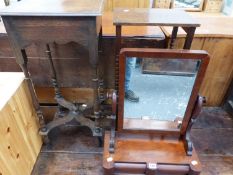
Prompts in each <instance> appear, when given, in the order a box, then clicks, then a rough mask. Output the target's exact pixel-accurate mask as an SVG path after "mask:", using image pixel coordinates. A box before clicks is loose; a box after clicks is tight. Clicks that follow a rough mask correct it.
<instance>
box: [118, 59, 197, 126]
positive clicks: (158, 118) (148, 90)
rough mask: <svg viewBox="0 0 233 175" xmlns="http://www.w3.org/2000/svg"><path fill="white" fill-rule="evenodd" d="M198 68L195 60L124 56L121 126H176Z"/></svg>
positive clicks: (184, 108) (180, 120) (182, 112)
mask: <svg viewBox="0 0 233 175" xmlns="http://www.w3.org/2000/svg"><path fill="white" fill-rule="evenodd" d="M198 67H199V61H197V60H182V59H155V58H153V59H152V58H143V59H142V58H126V65H125V69H126V70H125V72H126V74H125V100H124V124H123V128H124V129H143V130H146V129H150V130H152V129H161V128H163V125H175V127H176V128H179V126H180V125H181V123H182V119H183V117H184V115H185V111H186V107H187V105H188V102H189V98H190V95H191V92H192V89H193V85H194V82H195V79H196V75H197V71H198ZM168 70H169V71H168ZM163 121H168V122H163ZM168 127H169V126H168ZM171 127H173V126H171ZM173 128H174V127H173Z"/></svg>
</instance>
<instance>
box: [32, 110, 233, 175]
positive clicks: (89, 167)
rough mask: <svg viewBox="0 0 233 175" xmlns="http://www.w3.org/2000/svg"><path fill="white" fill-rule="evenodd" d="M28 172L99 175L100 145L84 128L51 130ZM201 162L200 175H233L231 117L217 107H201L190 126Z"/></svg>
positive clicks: (33, 173) (43, 174)
mask: <svg viewBox="0 0 233 175" xmlns="http://www.w3.org/2000/svg"><path fill="white" fill-rule="evenodd" d="M52 138H53V139H52V140H51V145H49V146H43V148H42V150H41V153H40V156H39V158H38V160H37V163H36V165H35V168H34V170H33V172H32V175H48V174H51V175H101V174H102V168H101V166H102V148H100V147H98V140H97V139H96V138H93V137H91V133H90V132H88V131H87V129H86V128H79V129H78V128H76V127H72V126H70V127H68V128H63V129H62V130H56V131H54V133H52ZM192 139H193V142H194V145H195V148H196V150H197V151H198V154H199V157H200V160H201V162H202V165H203V171H202V173H201V175H233V119H232V118H230V116H229V115H228V114H227V113H226V112H225V111H223V110H222V109H221V108H204V110H203V112H202V114H201V116H200V117H199V119H198V121H197V122H196V123H195V125H194V127H193V129H192Z"/></svg>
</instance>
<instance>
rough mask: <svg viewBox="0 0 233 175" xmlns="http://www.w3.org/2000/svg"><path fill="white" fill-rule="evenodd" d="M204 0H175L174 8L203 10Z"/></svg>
mask: <svg viewBox="0 0 233 175" xmlns="http://www.w3.org/2000/svg"><path fill="white" fill-rule="evenodd" d="M202 5H203V0H174V1H173V8H182V9H187V10H189V9H190V10H195V9H196V10H202Z"/></svg>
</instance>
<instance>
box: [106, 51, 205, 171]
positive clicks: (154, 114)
mask: <svg viewBox="0 0 233 175" xmlns="http://www.w3.org/2000/svg"><path fill="white" fill-rule="evenodd" d="M208 62H209V56H208V54H207V53H206V52H205V51H192V50H170V49H143V48H134V49H133V48H129V49H122V50H121V52H120V59H119V70H120V71H119V72H120V73H119V93H118V114H117V131H116V132H115V131H114V130H112V131H111V132H106V134H105V144H104V160H103V167H104V169H105V173H106V174H114V173H127V174H137V173H139V174H140V173H141V174H146V175H150V174H151V175H152V174H153V175H155V174H170V173H173V174H199V173H200V171H201V166H200V162H199V160H198V157H197V155H196V152H195V149H194V148H193V145H192V142H191V140H190V137H189V132H190V129H191V126H192V124H193V122H194V121H195V119H196V117H197V116H198V114H199V112H200V110H201V106H202V103H203V101H204V98H202V97H201V96H199V95H198V93H199V89H200V86H201V83H202V81H203V78H204V75H205V71H206V68H207V65H208ZM161 63H162V64H161ZM162 66H165V67H162ZM166 67H167V68H169V70H171V68H174V70H173V72H172V74H170V71H169V73H167V72H166ZM177 67H179V71H177V70H176V68H177ZM180 67H181V68H182V69H180ZM160 70H163V71H160ZM181 70H182V72H181Z"/></svg>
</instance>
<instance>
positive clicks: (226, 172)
mask: <svg viewBox="0 0 233 175" xmlns="http://www.w3.org/2000/svg"><path fill="white" fill-rule="evenodd" d="M199 157H200V159H201V163H202V166H203V171H202V172H201V175H217V174H218V175H232V172H233V156H214V155H213V156H212V155H200V156H199Z"/></svg>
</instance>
